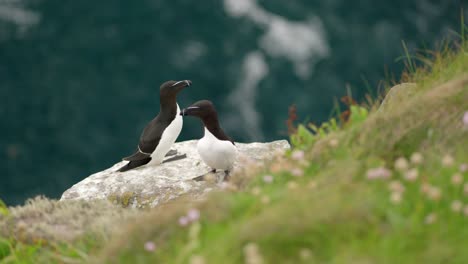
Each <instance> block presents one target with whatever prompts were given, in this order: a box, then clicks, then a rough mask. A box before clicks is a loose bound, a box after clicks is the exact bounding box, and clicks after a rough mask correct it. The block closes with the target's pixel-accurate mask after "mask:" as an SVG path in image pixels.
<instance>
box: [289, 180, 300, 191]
mask: <svg viewBox="0 0 468 264" xmlns="http://www.w3.org/2000/svg"><path fill="white" fill-rule="evenodd" d="M297 187H298V185H297V182H295V181H289V182H288V189H290V190H294V189H297Z"/></svg>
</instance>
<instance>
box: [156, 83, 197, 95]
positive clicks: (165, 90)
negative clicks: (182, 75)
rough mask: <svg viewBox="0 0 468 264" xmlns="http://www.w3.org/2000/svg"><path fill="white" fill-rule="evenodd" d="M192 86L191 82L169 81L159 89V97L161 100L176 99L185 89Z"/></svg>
mask: <svg viewBox="0 0 468 264" xmlns="http://www.w3.org/2000/svg"><path fill="white" fill-rule="evenodd" d="M190 85H192V82H191V81H190V80H183V81H167V82H165V83H163V84H162V85H161V87H160V88H159V95H160V97H161V98H170V97H175V96H177V94H178V93H179V92H180V91H182V90H183V89H184V88H185V87H188V86H190Z"/></svg>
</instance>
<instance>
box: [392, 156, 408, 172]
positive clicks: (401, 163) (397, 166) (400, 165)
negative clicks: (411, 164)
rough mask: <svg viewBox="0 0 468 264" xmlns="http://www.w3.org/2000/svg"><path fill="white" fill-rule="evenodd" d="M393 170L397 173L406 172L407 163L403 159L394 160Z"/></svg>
mask: <svg viewBox="0 0 468 264" xmlns="http://www.w3.org/2000/svg"><path fill="white" fill-rule="evenodd" d="M395 169H397V170H399V171H405V170H407V169H408V161H407V160H406V159H405V158H403V157H400V158H398V159H397V160H395Z"/></svg>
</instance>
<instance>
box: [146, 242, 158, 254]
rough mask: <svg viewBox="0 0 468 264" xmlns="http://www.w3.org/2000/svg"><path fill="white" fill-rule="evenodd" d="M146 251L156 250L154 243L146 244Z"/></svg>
mask: <svg viewBox="0 0 468 264" xmlns="http://www.w3.org/2000/svg"><path fill="white" fill-rule="evenodd" d="M145 250H146V251H149V252H153V251H155V250H156V244H155V243H154V242H153V241H148V242H146V243H145Z"/></svg>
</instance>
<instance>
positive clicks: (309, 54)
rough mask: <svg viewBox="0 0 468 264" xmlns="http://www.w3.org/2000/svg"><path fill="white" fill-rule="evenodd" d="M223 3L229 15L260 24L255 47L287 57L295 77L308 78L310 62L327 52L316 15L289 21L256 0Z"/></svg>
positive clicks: (313, 62) (234, 0) (323, 33)
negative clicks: (263, 31) (261, 33)
mask: <svg viewBox="0 0 468 264" xmlns="http://www.w3.org/2000/svg"><path fill="white" fill-rule="evenodd" d="M224 7H225V10H226V12H227V13H228V14H229V15H231V16H233V17H241V16H245V17H247V18H248V19H250V20H251V21H252V22H254V23H255V24H257V25H258V26H260V27H262V28H264V29H265V34H264V35H263V36H261V37H260V39H259V40H258V43H259V47H260V48H261V49H262V50H263V51H264V52H266V54H268V55H269V56H271V57H274V58H278V57H283V58H286V59H288V60H290V61H291V62H292V63H293V66H294V71H295V73H296V75H297V76H298V77H301V78H304V79H306V78H308V77H309V76H310V74H311V73H313V66H314V65H315V64H316V63H317V62H318V61H319V60H321V59H323V58H325V57H327V56H328V54H329V52H330V51H329V48H328V44H327V42H326V38H325V32H324V29H323V25H322V22H321V20H320V19H319V18H318V17H311V18H309V19H308V20H306V21H302V22H298V21H289V20H287V19H285V18H283V17H281V16H279V15H276V14H272V13H270V12H268V11H266V10H264V9H263V8H262V7H261V6H259V5H258V4H257V2H256V0H224Z"/></svg>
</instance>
